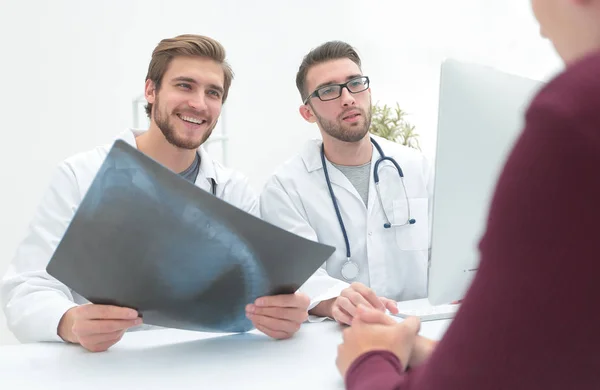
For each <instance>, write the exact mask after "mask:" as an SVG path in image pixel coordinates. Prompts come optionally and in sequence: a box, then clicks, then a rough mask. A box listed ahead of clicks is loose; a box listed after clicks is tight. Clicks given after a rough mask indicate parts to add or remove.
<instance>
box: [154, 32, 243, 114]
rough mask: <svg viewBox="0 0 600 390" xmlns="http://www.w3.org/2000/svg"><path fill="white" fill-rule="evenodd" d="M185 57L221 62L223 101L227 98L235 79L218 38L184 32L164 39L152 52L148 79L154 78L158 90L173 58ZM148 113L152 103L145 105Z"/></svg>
mask: <svg viewBox="0 0 600 390" xmlns="http://www.w3.org/2000/svg"><path fill="white" fill-rule="evenodd" d="M179 56H185V57H205V58H210V59H212V60H214V61H215V62H217V63H219V64H221V66H222V67H223V73H224V80H225V81H224V85H223V90H224V91H223V103H225V100H227V93H228V92H229V86H230V85H231V81H232V80H233V71H232V70H231V66H229V64H228V63H227V61H226V60H225V48H223V46H222V45H221V44H220V43H219V42H217V41H216V40H214V39H212V38H209V37H205V36H202V35H192V34H184V35H179V36H176V37H175V38H168V39H163V40H162V41H160V43H159V44H158V45H157V46H156V48H155V49H154V51H153V52H152V59H151V60H150V65H149V66H148V74H147V75H146V80H152V82H153V83H154V85H155V87H156V90H158V89H160V84H161V82H162V78H163V76H164V74H165V72H166V71H167V68H168V66H169V64H170V63H171V61H172V60H173V58H175V57H179ZM145 109H146V115H148V117H150V113H151V112H152V104H150V103H148V104H147V105H146V107H145Z"/></svg>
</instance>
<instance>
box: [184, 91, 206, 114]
mask: <svg viewBox="0 0 600 390" xmlns="http://www.w3.org/2000/svg"><path fill="white" fill-rule="evenodd" d="M188 105H189V106H190V107H191V108H193V109H195V110H197V111H206V109H207V105H206V98H205V97H204V94H198V95H195V96H194V97H193V98H191V99H190V100H189V101H188Z"/></svg>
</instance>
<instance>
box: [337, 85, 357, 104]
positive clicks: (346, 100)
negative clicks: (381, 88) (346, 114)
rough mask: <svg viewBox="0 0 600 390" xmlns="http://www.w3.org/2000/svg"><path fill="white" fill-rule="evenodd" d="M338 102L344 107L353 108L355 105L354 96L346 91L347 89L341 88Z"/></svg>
mask: <svg viewBox="0 0 600 390" xmlns="http://www.w3.org/2000/svg"><path fill="white" fill-rule="evenodd" d="M340 100H341V102H342V105H343V106H344V107H347V106H354V105H355V104H356V100H355V99H354V94H353V93H351V92H350V91H348V88H342V95H341V96H340Z"/></svg>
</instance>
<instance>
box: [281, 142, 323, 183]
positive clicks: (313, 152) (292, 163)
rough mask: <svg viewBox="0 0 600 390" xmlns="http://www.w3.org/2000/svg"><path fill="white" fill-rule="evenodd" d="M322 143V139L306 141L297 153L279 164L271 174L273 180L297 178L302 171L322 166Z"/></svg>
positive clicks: (310, 170) (307, 171)
mask: <svg viewBox="0 0 600 390" xmlns="http://www.w3.org/2000/svg"><path fill="white" fill-rule="evenodd" d="M322 143H323V142H322V141H321V140H320V139H311V140H308V141H306V142H305V143H304V145H302V147H301V149H300V150H299V151H298V152H297V153H295V154H294V155H293V156H291V157H289V158H288V159H287V160H285V161H284V162H283V163H281V164H279V165H278V166H277V168H276V169H275V171H274V172H273V174H272V175H271V180H272V179H276V180H280V181H282V180H283V181H285V180H287V179H296V178H299V176H300V175H301V173H302V172H306V173H309V172H312V171H314V170H316V169H319V168H322V163H321V157H320V150H321V149H320V148H321V144H322Z"/></svg>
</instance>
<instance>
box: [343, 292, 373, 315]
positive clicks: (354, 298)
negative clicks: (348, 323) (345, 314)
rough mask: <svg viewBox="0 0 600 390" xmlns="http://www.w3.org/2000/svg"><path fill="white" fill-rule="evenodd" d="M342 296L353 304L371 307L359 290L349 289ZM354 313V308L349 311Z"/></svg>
mask: <svg viewBox="0 0 600 390" xmlns="http://www.w3.org/2000/svg"><path fill="white" fill-rule="evenodd" d="M343 298H347V299H348V301H349V302H350V303H351V304H352V305H353V306H354V307H357V306H358V305H363V306H367V307H373V306H372V305H371V304H370V303H369V302H368V301H367V300H366V299H365V298H364V297H363V296H362V295H361V294H360V293H359V292H357V291H349V292H347V293H346V294H345V296H344V297H343ZM350 314H352V315H355V314H356V313H355V309H354V310H353V311H352V313H350Z"/></svg>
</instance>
